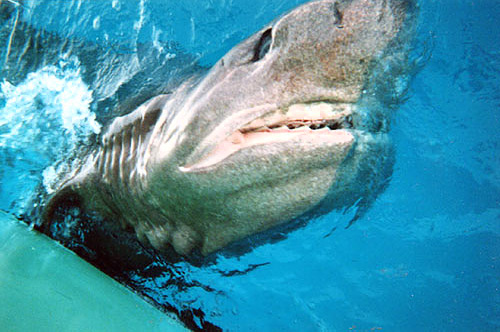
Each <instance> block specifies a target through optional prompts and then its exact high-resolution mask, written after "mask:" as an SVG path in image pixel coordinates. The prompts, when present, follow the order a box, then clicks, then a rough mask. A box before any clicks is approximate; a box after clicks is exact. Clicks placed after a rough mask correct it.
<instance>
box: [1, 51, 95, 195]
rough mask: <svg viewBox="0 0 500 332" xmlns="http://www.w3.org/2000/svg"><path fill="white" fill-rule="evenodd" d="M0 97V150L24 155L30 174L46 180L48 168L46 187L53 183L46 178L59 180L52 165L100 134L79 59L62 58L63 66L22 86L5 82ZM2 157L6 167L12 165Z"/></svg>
mask: <svg viewBox="0 0 500 332" xmlns="http://www.w3.org/2000/svg"><path fill="white" fill-rule="evenodd" d="M0 98H1V99H2V101H3V105H2V104H0V151H2V150H3V151H4V152H9V153H10V154H11V155H12V154H14V155H20V154H22V158H24V159H23V167H26V169H25V172H26V173H32V174H40V177H41V174H42V171H43V170H44V169H46V171H45V172H44V178H43V182H44V183H45V184H48V183H50V182H51V181H50V179H48V178H46V177H54V176H55V174H53V173H54V168H50V165H52V164H53V163H54V162H56V161H57V160H60V159H62V158H63V157H64V156H65V155H67V154H69V153H70V152H71V151H73V150H74V149H75V148H76V147H78V146H79V145H80V144H82V143H83V142H85V141H87V140H88V138H89V136H90V135H92V134H98V133H99V132H100V130H101V125H100V124H99V123H98V122H97V121H96V116H95V114H94V113H93V112H92V111H91V108H90V106H91V103H92V100H93V97H92V91H91V90H90V89H89V87H88V86H87V84H85V82H83V80H82V77H81V75H80V63H79V61H78V59H77V58H76V57H69V58H68V57H62V58H61V60H60V62H59V63H58V65H56V66H53V65H50V66H45V67H43V68H41V69H39V70H37V71H36V72H32V73H30V74H28V76H27V77H26V79H25V80H24V81H22V82H21V83H19V84H17V85H13V84H11V83H10V82H8V81H3V82H2V83H0ZM2 155H7V153H2ZM2 159H4V158H1V157H0V163H2V164H3V165H2V166H3V167H9V166H8V164H7V161H6V160H2ZM17 167H19V165H17ZM1 180H2V182H3V184H6V183H7V182H13V181H17V179H1ZM31 185H32V186H34V185H36V184H31ZM22 186H23V187H26V183H23V184H22Z"/></svg>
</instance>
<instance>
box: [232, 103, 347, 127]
mask: <svg viewBox="0 0 500 332" xmlns="http://www.w3.org/2000/svg"><path fill="white" fill-rule="evenodd" d="M351 114H352V105H351V104H332V103H327V102H316V103H310V104H294V105H292V106H290V107H289V108H288V109H287V110H286V111H283V110H278V111H275V112H273V113H271V114H267V115H265V116H263V117H260V118H258V119H255V120H253V121H251V122H250V123H248V124H246V125H245V126H244V127H242V128H240V129H238V131H239V132H241V133H243V134H246V133H249V132H271V131H272V132H280V131H281V132H283V131H285V130H288V131H290V130H292V131H295V130H319V129H323V128H326V129H328V130H337V129H347V128H351V127H352V126H353V123H352V116H351Z"/></svg>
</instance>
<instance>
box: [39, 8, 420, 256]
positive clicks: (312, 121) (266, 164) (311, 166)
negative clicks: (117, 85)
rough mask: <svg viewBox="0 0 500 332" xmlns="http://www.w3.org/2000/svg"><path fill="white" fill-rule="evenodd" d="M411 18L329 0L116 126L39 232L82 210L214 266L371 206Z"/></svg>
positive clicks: (401, 11) (385, 160) (59, 194)
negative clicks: (309, 216) (310, 216)
mask: <svg viewBox="0 0 500 332" xmlns="http://www.w3.org/2000/svg"><path fill="white" fill-rule="evenodd" d="M412 6H413V5H412V4H411V3H410V2H409V1H405V0H322V1H314V2H309V3H307V4H304V5H302V6H300V7H298V8H296V9H295V10H293V11H291V12H289V13H288V14H286V15H284V16H282V17H281V18H279V19H277V20H275V21H274V22H273V23H271V24H270V25H269V26H266V27H265V28H263V29H262V30H261V31H259V32H257V33H256V34H254V35H253V36H251V37H250V38H248V39H247V40H245V41H243V42H242V43H241V44H239V45H237V46H236V47H234V48H233V49H232V50H231V51H229V52H228V53H227V54H226V55H225V56H224V57H223V58H222V59H220V60H219V61H218V62H217V63H216V64H215V65H214V66H213V68H212V69H211V70H210V71H209V72H208V73H207V74H206V75H204V76H203V77H202V78H200V79H192V80H189V81H187V82H185V83H184V84H183V85H182V86H180V87H179V88H178V89H177V90H176V91H175V92H173V93H171V94H168V95H159V96H157V97H155V98H152V99H150V100H149V101H147V102H146V103H144V104H143V105H142V106H140V107H138V108H137V109H136V110H135V111H133V112H131V113H130V114H128V115H125V116H121V117H118V118H116V119H115V120H114V121H113V122H112V123H111V125H110V126H109V127H108V128H107V131H106V132H105V133H104V134H103V135H102V140H101V141H100V143H99V145H98V146H97V147H95V149H94V150H92V151H90V152H89V154H88V155H87V156H85V157H82V158H81V163H80V164H79V166H78V167H76V168H75V169H74V170H73V171H72V172H70V173H69V174H67V175H66V176H65V177H64V179H63V180H62V181H61V183H60V184H59V185H58V189H57V190H56V192H55V193H54V194H53V195H52V197H51V198H50V199H49V200H48V203H47V204H46V205H45V208H44V211H43V213H42V218H41V224H40V225H39V228H40V229H42V230H45V232H48V233H54V232H57V229H56V227H55V226H54V223H53V220H54V219H55V215H56V214H57V213H60V212H58V211H61V209H62V208H69V206H71V205H78V207H80V208H81V209H82V210H83V211H96V212H97V213H98V214H99V215H100V216H102V217H103V218H104V219H105V220H107V223H110V224H117V223H119V224H121V225H122V226H123V228H124V229H126V230H128V231H130V232H132V233H134V234H135V235H136V236H137V239H138V240H139V241H140V242H141V243H144V244H147V245H151V246H153V247H154V248H155V249H157V250H159V251H163V250H167V249H168V248H170V249H168V250H171V248H173V249H174V250H175V251H176V252H177V253H178V254H180V255H185V256H189V254H190V253H192V252H193V251H194V252H198V253H201V255H208V254H210V253H213V252H215V251H217V250H219V249H221V248H224V247H225V246H227V245H228V244H230V243H233V242H235V241H237V240H241V239H243V238H246V237H248V236H250V235H252V234H256V233H259V232H263V231H266V230H268V229H271V228H273V227H275V226H277V225H282V224H284V223H286V222H288V221H290V220H292V219H294V218H296V217H298V216H301V215H303V214H304V213H306V212H308V211H318V212H315V213H319V214H322V213H325V212H327V211H330V210H332V209H341V208H344V207H346V206H349V205H352V204H354V203H355V202H357V201H359V200H360V199H367V198H369V197H372V196H373V195H374V193H376V192H378V191H379V190H380V188H381V187H382V186H383V183H384V181H385V180H386V178H387V174H385V173H384V170H388V169H391V165H392V158H391V145H390V143H389V140H388V139H387V131H388V124H389V119H390V115H391V114H390V113H391V109H392V108H393V107H392V106H391V105H393V104H394V103H393V102H392V101H394V100H397V98H398V97H399V96H400V95H401V94H402V93H403V90H404V84H403V83H402V82H403V81H404V79H405V66H406V64H407V53H408V52H407V51H408V41H409V36H410V35H411V30H412V28H411V24H410V23H409V22H411V21H412V19H411V16H412V12H413V11H414V9H413V7H412ZM402 86H403V87H402ZM56 219H57V218H56Z"/></svg>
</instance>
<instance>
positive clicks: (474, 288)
mask: <svg viewBox="0 0 500 332" xmlns="http://www.w3.org/2000/svg"><path fill="white" fill-rule="evenodd" d="M302 2H304V1H287V0H279V1H271V0H258V1H255V0H254V1H244V0H241V1H232V0H219V1H205V2H202V3H201V2H196V3H195V2H194V1H188V0H185V1H179V0H176V1H167V0H165V1H123V0H122V1H119V0H113V1H100V2H97V1H95V2H91V1H87V2H82V3H80V2H79V1H74V2H73V1H68V2H64V4H63V3H62V2H54V1H37V2H30V1H26V2H25V3H24V5H23V6H24V10H23V11H22V14H21V15H19V17H18V22H21V21H24V22H29V23H30V25H31V26H32V27H34V28H36V29H44V30H45V31H50V32H54V33H57V34H59V35H61V36H62V37H63V38H64V37H68V36H71V37H72V38H74V37H77V38H78V39H79V40H83V42H84V43H88V44H94V45H99V47H100V48H102V49H105V50H107V52H108V53H106V54H105V55H104V56H103V58H100V59H99V58H98V59H94V61H95V63H92V61H89V60H88V59H87V60H85V58H84V57H82V58H78V57H77V59H74V58H64V54H57V52H58V51H57V48H56V47H55V46H54V47H53V48H52V50H53V52H54V54H56V55H57V56H56V57H55V58H56V59H57V61H53V63H51V66H52V67H50V66H49V67H47V65H48V63H44V64H39V65H38V66H31V67H30V66H26V69H25V71H26V75H27V73H28V72H31V73H32V74H31V75H32V76H31V77H29V76H26V75H24V76H21V74H14V72H13V71H11V72H9V71H6V70H5V66H6V64H8V61H6V60H5V57H6V54H7V53H8V52H6V51H5V50H6V49H7V44H8V36H9V35H8V34H7V35H6V36H2V42H3V43H4V44H2V45H1V46H2V48H3V50H2V57H3V59H2V63H4V67H3V71H2V75H3V76H2V80H3V82H4V83H2V86H1V90H2V92H1V97H2V102H1V103H0V107H1V108H2V110H1V113H0V162H1V163H2V167H1V168H0V180H1V185H0V208H2V209H3V210H7V211H9V212H11V213H13V214H17V213H18V212H19V211H20V210H22V209H23V208H25V207H26V204H29V203H26V202H27V201H26V198H27V197H28V196H29V194H30V193H32V192H33V191H34V190H35V187H36V185H37V184H38V183H45V184H46V185H47V186H49V187H50V179H51V177H53V176H54V174H55V173H57V167H64V166H61V165H60V164H57V159H58V155H62V154H67V153H70V152H68V151H71V150H74V149H77V148H78V146H80V145H82V144H86V142H88V141H89V140H91V137H92V135H93V134H94V133H97V132H98V131H99V126H100V125H105V124H106V121H108V120H109V118H110V117H111V116H112V115H113V114H112V113H113V110H110V109H112V107H111V106H113V105H117V104H118V103H119V101H120V99H119V98H118V97H116V98H115V95H117V94H119V93H120V91H121V90H120V87H123V89H124V90H125V91H134V90H137V91H139V90H140V88H141V87H140V86H139V85H140V84H139V83H140V82H141V80H139V79H137V77H141V76H140V75H139V74H140V73H141V68H150V67H151V66H157V67H158V68H161V71H159V72H160V73H162V75H164V76H161V77H162V79H165V82H166V83H165V84H166V85H168V84H171V85H172V86H174V85H175V83H176V82H177V79H178V80H180V79H181V78H182V77H184V76H187V75H188V74H189V73H190V72H191V71H198V70H201V71H202V70H203V67H207V66H210V65H211V64H213V63H214V62H215V61H216V60H217V59H218V58H220V57H221V56H222V55H223V54H224V53H225V52H227V51H228V50H229V49H230V48H231V47H232V46H234V45H235V44H236V43H238V42H239V41H241V40H242V39H244V38H245V37H246V36H248V35H249V34H251V33H252V32H254V31H256V30H258V29H260V27H261V26H262V25H263V24H265V23H266V22H268V21H270V20H271V19H273V18H274V17H276V16H277V15H279V14H280V13H282V12H284V11H286V10H288V9H290V8H293V7H295V6H296V5H297V4H299V3H302ZM13 3H14V1H13V0H12V2H9V1H4V2H2V3H1V5H0V6H11V5H12V6H13ZM419 3H420V11H421V13H420V17H419V25H418V26H419V27H418V36H417V39H416V42H415V46H414V49H415V51H414V55H413V56H414V57H415V58H420V61H421V63H422V64H423V65H424V66H423V67H422V68H421V69H420V70H419V71H417V72H416V73H415V75H414V77H413V79H412V81H411V86H410V90H409V93H408V96H407V99H406V100H405V102H404V103H403V104H402V105H401V107H400V108H399V110H398V111H397V112H396V113H395V115H394V120H393V126H392V130H391V136H392V139H393V141H394V144H395V147H396V164H395V167H394V173H393V175H392V178H391V181H390V184H389V186H388V188H387V189H386V190H385V192H384V193H382V194H381V195H380V196H379V197H378V198H377V200H376V201H375V203H374V204H373V206H372V207H371V209H370V210H369V211H368V212H367V213H366V214H365V215H364V216H363V217H362V218H360V219H359V220H358V221H357V222H356V223H355V224H354V225H353V226H351V227H349V228H347V229H346V228H344V226H346V225H347V224H348V222H349V220H351V218H352V216H353V213H354V211H347V212H346V213H340V212H332V213H330V214H329V215H327V216H324V217H321V218H318V219H316V220H312V221H311V222H310V223H309V224H308V225H307V226H306V227H303V228H301V229H298V230H296V231H294V232H292V233H290V234H288V236H287V238H286V239H284V240H282V241H279V242H276V243H272V244H264V245H261V246H259V247H257V248H255V249H254V250H252V251H251V252H249V253H246V254H244V255H242V256H239V257H229V258H228V257H223V256H220V257H219V258H218V259H217V260H216V262H215V263H214V264H211V265H208V266H204V267H194V266H192V265H190V264H188V263H177V264H175V265H173V266H170V267H168V269H166V270H165V273H163V274H162V275H161V276H160V277H155V278H151V279H147V280H137V283H138V284H140V285H141V287H142V291H143V293H145V294H146V295H147V296H149V297H150V298H152V299H153V300H154V301H156V302H157V303H159V304H165V305H171V306H174V307H175V308H178V309H179V310H188V311H192V312H194V313H195V317H196V316H197V317H198V318H195V321H197V322H198V323H199V324H200V325H201V320H205V321H207V322H210V323H212V324H214V325H217V326H219V327H221V328H223V329H224V330H230V331H278V330H286V331H348V330H354V331H372V330H386V331H496V330H500V294H499V288H500V271H499V267H498V260H499V259H500V130H499V128H500V87H499V86H500V84H499V83H500V33H498V31H496V30H497V29H498V26H500V2H498V1H495V0H475V1H468V0H461V1H443V2H441V1H431V0H423V1H420V2H419ZM9 22H10V23H9V24H14V18H12V19H11V20H10V21H9ZM54 45H55V44H54ZM144 49H148V50H149V49H150V50H153V51H154V52H153V51H151V52H152V53H151V52H150V53H147V52H146V53H144V52H145V51H144ZM141 52H142V53H141ZM9 54H10V53H9ZM11 54H15V53H14V52H12V53H11ZM75 54H78V52H75ZM144 54H146V55H147V56H145V55H144ZM113 57H115V58H119V59H120V60H121V62H119V63H117V62H112V61H111V60H110V59H111V58H113ZM115 58H113V59H115ZM99 61H101V62H99ZM96 63H98V64H99V66H96ZM120 64H121V65H122V67H120ZM123 64H126V66H125V65H123ZM134 66H137V67H134ZM89 68H90V69H89ZM134 68H137V73H139V74H138V75H139V76H136V78H135V79H134V76H133V73H135V72H133V71H134V70H135V69H134ZM131 72H133V73H131ZM45 74H46V75H52V76H50V77H49V78H48V79H47V78H46V79H44V80H41V81H40V77H41V75H45ZM16 75H17V76H16ZM151 75H152V76H154V77H157V76H158V75H159V73H153V74H151ZM156 79H158V78H156ZM56 81H58V82H59V83H60V84H63V85H65V86H68V85H71V84H72V85H71V86H78V87H79V90H78V91H80V93H79V94H72V95H71V96H64V95H63V94H62V92H61V91H63V90H64V89H62V90H61V89H59V90H58V89H57V87H55V88H54V87H51V86H50V84H49V87H47V86H40V84H39V85H36V84H34V83H36V82H56ZM7 82H10V83H7ZM30 84H31V85H30ZM42 85H43V84H42ZM23 87H25V88H24V90H23ZM9 93H10V94H9ZM30 93H31V94H33V93H34V95H36V96H38V100H39V101H40V102H38V103H30V102H25V103H24V104H23V103H21V102H20V101H19V98H21V97H22V96H30ZM89 94H91V97H90V98H91V101H89V100H88V99H89ZM44 98H45V99H44ZM58 98H59V99H58ZM31 99H33V98H31ZM68 99H69V100H70V102H69V104H70V105H72V106H73V107H74V108H71V109H70V110H69V111H68V112H73V113H72V114H73V115H75V114H77V115H78V114H79V115H82V117H81V118H79V117H77V116H73V117H71V118H72V119H77V120H78V121H75V122H74V123H72V124H71V125H68V124H67V123H65V122H64V119H65V117H64V114H65V113H64V110H65V108H64V107H65V106H64V105H67V104H68ZM16 102H17V104H16ZM19 103H21V104H19ZM12 105H14V106H12ZM106 105H107V108H106V107H105V106H106ZM109 105H111V106H109ZM75 106H76V108H75ZM58 116H59V117H58ZM44 119H45V120H44ZM48 122H50V123H51V124H50V127H49V126H48V125H47V124H48ZM16 128H18V129H19V128H22V129H23V130H24V131H22V133H23V134H19V133H17V134H16V131H15V129H16ZM54 128H56V129H54ZM61 132H64V133H65V135H63V136H64V137H62V136H61ZM26 133H28V134H26ZM54 163H55V164H54ZM44 181H45V182H44ZM0 227H1V225H0ZM176 280H182V283H178V282H175V281H176ZM200 312H203V313H204V314H203V315H201V314H200ZM200 316H203V317H200Z"/></svg>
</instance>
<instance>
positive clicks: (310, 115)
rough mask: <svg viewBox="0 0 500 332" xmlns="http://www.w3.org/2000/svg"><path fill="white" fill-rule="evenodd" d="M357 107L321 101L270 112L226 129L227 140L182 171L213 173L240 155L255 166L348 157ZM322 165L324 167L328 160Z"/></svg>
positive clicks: (182, 168)
mask: <svg viewBox="0 0 500 332" xmlns="http://www.w3.org/2000/svg"><path fill="white" fill-rule="evenodd" d="M353 107H354V106H353V104H351V103H332V102H326V101H319V102H310V103H297V104H293V105H291V106H289V107H287V108H286V109H285V110H283V109H276V110H273V111H270V112H267V113H266V114H265V115H263V116H260V117H257V118H255V119H253V120H251V121H247V122H245V123H244V124H242V125H240V126H239V127H237V129H236V130H232V131H231V130H227V128H226V131H227V132H226V134H225V135H224V139H222V140H220V141H219V142H216V143H214V144H212V145H211V146H210V149H208V152H206V153H204V154H203V155H201V156H200V157H199V158H196V161H195V162H194V163H189V164H187V165H184V166H182V167H180V171H181V172H183V173H188V172H194V173H204V172H210V171H212V170H214V169H216V168H218V167H219V166H222V165H225V164H228V163H231V162H235V161H236V160H237V159H238V155H242V154H244V155H245V159H246V160H247V161H251V162H252V163H258V162H259V159H263V158H264V159H266V157H271V156H274V157H276V156H277V155H278V156H279V154H280V153H281V154H283V155H284V156H285V158H284V159H286V160H288V161H293V159H301V158H302V157H303V156H305V155H308V157H309V159H310V156H311V154H315V153H317V155H318V159H320V158H324V156H325V155H327V154H328V152H332V153H337V154H339V153H340V154H342V155H345V154H346V150H348V149H349V148H350V147H351V146H352V145H353V143H354V141H355V138H354V135H353V130H352V129H353V127H354V126H353V121H352V113H353ZM252 156H254V159H253V160H252V158H251V157H252ZM313 159H314V158H313ZM334 159H338V158H334ZM318 162H319V163H321V164H323V162H324V160H319V161H318ZM326 162H328V161H326Z"/></svg>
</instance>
